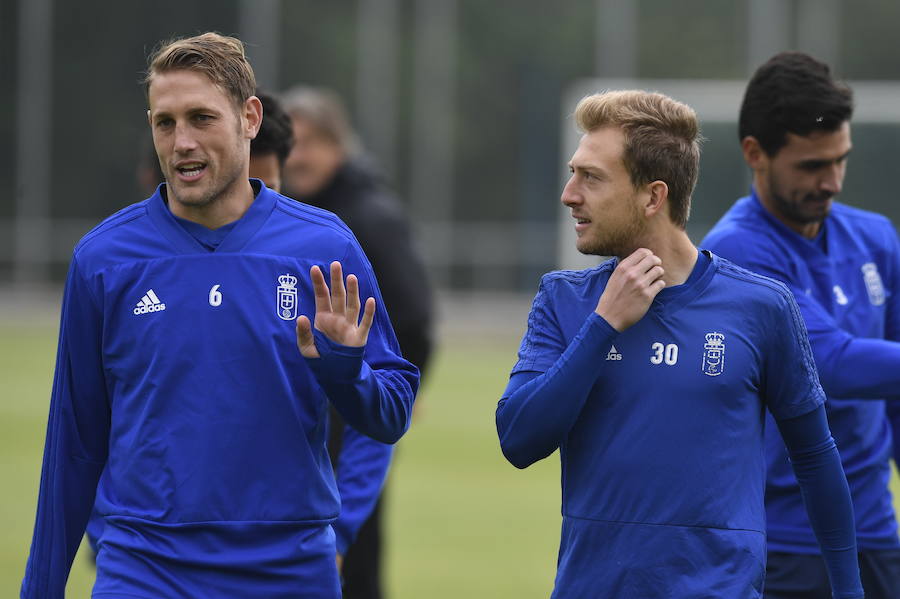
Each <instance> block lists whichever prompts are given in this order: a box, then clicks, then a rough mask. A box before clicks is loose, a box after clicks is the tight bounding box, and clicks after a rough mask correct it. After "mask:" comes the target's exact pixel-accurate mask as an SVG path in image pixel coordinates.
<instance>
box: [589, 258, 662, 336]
mask: <svg viewBox="0 0 900 599" xmlns="http://www.w3.org/2000/svg"><path fill="white" fill-rule="evenodd" d="M661 264H662V260H660V259H659V256H657V255H656V254H654V253H653V252H651V251H650V250H648V249H645V248H639V249H637V250H635V251H634V253H632V254H631V255H630V256H628V257H627V258H625V259H624V260H622V261H621V262H619V265H618V266H616V269H615V270H614V271H613V273H612V275H611V276H610V277H609V282H608V283H607V284H606V289H604V290H603V294H602V295H601V296H600V301H598V302H597V308H596V309H595V310H594V312H596V313H597V314H599V315H600V316H602V317H603V318H604V319H605V320H606V322H608V323H609V324H610V326H612V327H613V328H614V329H616V330H617V331H619V332H620V333H621V332H622V331H624V330H625V329H627V328H628V327H630V326H631V325H633V324H634V323H636V322H637V321H639V320H640V319H641V318H643V317H644V314H646V313H647V310H649V309H650V304H651V303H653V298H655V297H656V294H657V293H659V292H660V291H662V289H663V288H664V287H665V286H666V283H665V281H663V279H662V276H663V274H664V273H665V271H664V270H663V267H662V266H661Z"/></svg>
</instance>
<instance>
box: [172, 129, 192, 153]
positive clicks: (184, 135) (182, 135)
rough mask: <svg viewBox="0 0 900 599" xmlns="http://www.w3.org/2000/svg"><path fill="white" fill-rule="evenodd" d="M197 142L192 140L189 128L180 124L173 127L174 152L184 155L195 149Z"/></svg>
mask: <svg viewBox="0 0 900 599" xmlns="http://www.w3.org/2000/svg"><path fill="white" fill-rule="evenodd" d="M196 147H197V140H196V139H194V136H193V133H192V132H191V129H190V127H188V126H186V125H182V124H180V123H179V124H178V125H176V126H175V151H176V152H178V153H179V154H186V153H189V152H191V151H192V150H194V149H196Z"/></svg>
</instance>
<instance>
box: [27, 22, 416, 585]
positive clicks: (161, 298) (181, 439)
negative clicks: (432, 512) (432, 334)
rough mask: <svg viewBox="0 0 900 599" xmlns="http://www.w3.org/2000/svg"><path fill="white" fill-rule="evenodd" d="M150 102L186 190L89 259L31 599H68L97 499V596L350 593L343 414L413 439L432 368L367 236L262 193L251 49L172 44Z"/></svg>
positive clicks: (160, 60) (78, 283) (164, 52)
mask: <svg viewBox="0 0 900 599" xmlns="http://www.w3.org/2000/svg"><path fill="white" fill-rule="evenodd" d="M146 85H147V96H148V102H149V110H148V120H149V123H150V127H151V130H152V131H153V139H154V145H155V147H156V150H157V153H158V154H159V156H160V163H161V166H162V168H163V171H164V174H165V176H166V184H165V185H164V186H161V187H160V188H159V191H158V192H157V193H156V194H154V195H153V196H152V197H151V198H149V199H148V200H146V201H144V202H141V203H139V204H135V205H132V206H130V207H128V208H125V209H124V210H122V211H120V212H119V213H117V214H115V215H113V216H112V217H110V218H108V219H107V220H106V221H104V222H103V223H102V224H101V225H99V226H98V227H97V228H95V229H94V230H93V231H91V232H90V233H88V234H87V235H86V236H85V237H84V238H83V239H82V240H81V242H80V243H79V244H78V245H77V246H76V248H75V251H74V255H73V258H72V263H71V265H70V269H69V275H68V278H67V281H66V291H65V296H64V300H63V307H62V319H61V327H60V328H61V330H60V341H59V351H58V355H57V368H56V374H55V377H54V385H53V393H52V398H51V407H50V422H49V426H48V432H47V441H46V446H45V450H44V465H43V472H42V475H41V489H40V496H39V499H38V511H37V518H36V524H35V533H34V538H33V541H32V549H31V555H30V557H29V560H28V566H27V569H26V573H25V579H24V581H23V584H22V591H21V595H22V597H26V598H35V599H36V598H41V599H45V598H55V597H60V598H61V597H63V593H64V586H65V581H66V577H67V574H68V570H69V568H70V566H71V563H72V559H73V557H74V555H75V551H76V549H77V547H78V543H79V541H80V539H81V536H82V533H83V532H84V527H85V522H86V521H87V518H88V514H89V512H90V509H91V506H92V504H93V503H94V499H95V490H96V491H97V493H96V505H97V508H98V511H99V513H100V514H101V515H102V516H103V518H104V520H105V524H104V528H103V531H102V533H101V536H100V539H99V543H98V544H99V553H98V555H97V579H96V583H95V586H94V591H93V592H94V596H96V597H146V598H147V599H159V598H176V597H178V598H180V597H204V598H218V597H222V598H225V597H229V598H231V597H267V598H268V597H284V598H287V597H308V598H323V597H324V598H337V597H340V586H339V581H338V573H337V568H336V564H335V559H334V556H335V537H334V532H333V530H332V528H331V526H330V524H331V522H332V521H334V519H335V518H336V517H337V514H338V511H339V509H340V501H339V498H338V495H337V492H336V488H335V481H334V475H333V473H332V471H331V467H330V464H329V461H328V454H327V452H326V449H325V436H326V418H325V414H326V412H327V409H328V406H329V404H331V405H334V406H335V407H336V408H337V410H338V411H339V412H340V413H341V414H342V415H343V416H344V418H345V419H346V421H347V422H348V423H350V424H351V425H352V426H354V427H355V428H356V429H358V430H359V431H361V432H363V433H365V434H367V435H369V436H371V437H373V438H375V439H377V440H379V441H382V442H387V443H390V442H394V441H396V440H397V439H398V438H399V437H400V436H401V435H402V434H403V432H404V431H405V430H406V428H407V427H408V425H409V418H410V412H411V409H412V402H413V398H414V393H415V391H416V388H417V383H418V376H417V372H416V369H415V367H413V366H412V365H411V364H409V363H408V362H406V361H405V360H403V359H402V358H401V357H400V355H399V350H398V347H397V344H396V340H395V338H394V336H393V333H392V331H391V327H390V324H389V322H388V321H387V319H386V317H385V314H384V311H383V310H382V309H380V308H379V306H380V304H381V301H380V294H379V292H378V289H377V286H376V284H375V279H374V277H373V275H372V272H371V268H370V267H369V265H368V262H367V260H366V258H365V256H364V255H363V253H362V251H361V250H360V248H359V246H358V244H357V243H356V241H355V239H354V238H353V235H352V234H351V233H350V231H349V230H348V229H347V228H346V227H345V226H344V225H343V224H342V223H341V222H340V221H339V220H338V219H337V218H336V217H335V216H334V215H332V214H330V213H327V212H324V211H321V210H318V209H315V208H312V207H309V206H303V205H299V204H297V203H296V202H293V201H290V200H287V199H286V198H283V197H282V196H279V195H278V194H276V193H275V192H273V191H271V190H269V189H267V188H266V187H265V186H264V185H262V184H261V183H260V182H259V181H256V180H254V181H251V180H250V179H249V178H248V164H249V155H250V141H251V139H253V137H254V136H255V135H256V132H257V129H258V127H259V123H260V119H261V116H262V111H261V107H260V103H259V100H258V99H257V98H256V97H255V96H254V95H253V91H254V88H255V81H254V76H253V71H252V68H251V67H250V65H249V63H248V62H247V60H246V57H245V54H244V48H243V45H242V44H241V42H240V41H239V40H237V39H234V38H229V37H224V36H221V35H218V34H213V33H207V34H203V35H199V36H196V37H191V38H186V39H180V40H176V41H173V42H170V43H168V44H165V45H163V46H161V47H160V48H159V49H158V50H157V51H156V52H155V53H154V54H153V55H152V56H151V59H150V65H149V69H148V73H147V77H146ZM326 265H327V266H326ZM323 268H324V269H326V270H328V271H329V272H328V273H327V275H326V274H324V273H323V272H322V269H323ZM344 272H348V273H352V274H349V275H348V276H347V277H346V279H345V278H344ZM307 273H309V274H307ZM326 276H328V277H329V279H330V288H329V285H328V284H326V280H325V277H326ZM364 297H368V299H367V300H365V301H362V298H364ZM298 346H299V351H298ZM101 477H102V482H100V484H99V487H98V481H100V479H101Z"/></svg>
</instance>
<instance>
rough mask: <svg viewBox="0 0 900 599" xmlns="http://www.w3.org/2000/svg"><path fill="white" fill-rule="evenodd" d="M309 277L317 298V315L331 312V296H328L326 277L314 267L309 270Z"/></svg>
mask: <svg viewBox="0 0 900 599" xmlns="http://www.w3.org/2000/svg"><path fill="white" fill-rule="evenodd" d="M309 277H310V279H312V284H313V293H314V294H315V296H316V314H319V313H322V312H331V296H330V295H329V294H328V285H326V284H325V275H323V274H322V271H321V270H320V269H319V267H318V266H313V267H312V268H310V269H309Z"/></svg>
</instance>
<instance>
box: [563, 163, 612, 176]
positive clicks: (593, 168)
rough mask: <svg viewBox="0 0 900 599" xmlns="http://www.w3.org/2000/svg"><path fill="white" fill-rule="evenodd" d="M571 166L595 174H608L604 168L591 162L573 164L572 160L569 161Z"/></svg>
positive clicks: (576, 169)
mask: <svg viewBox="0 0 900 599" xmlns="http://www.w3.org/2000/svg"><path fill="white" fill-rule="evenodd" d="M569 168H570V169H572V170H575V171H584V172H587V173H591V174H593V175H601V176H603V175H606V171H604V170H603V169H602V168H600V167H599V166H594V165H591V164H581V165H576V164H573V163H572V161H569Z"/></svg>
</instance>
